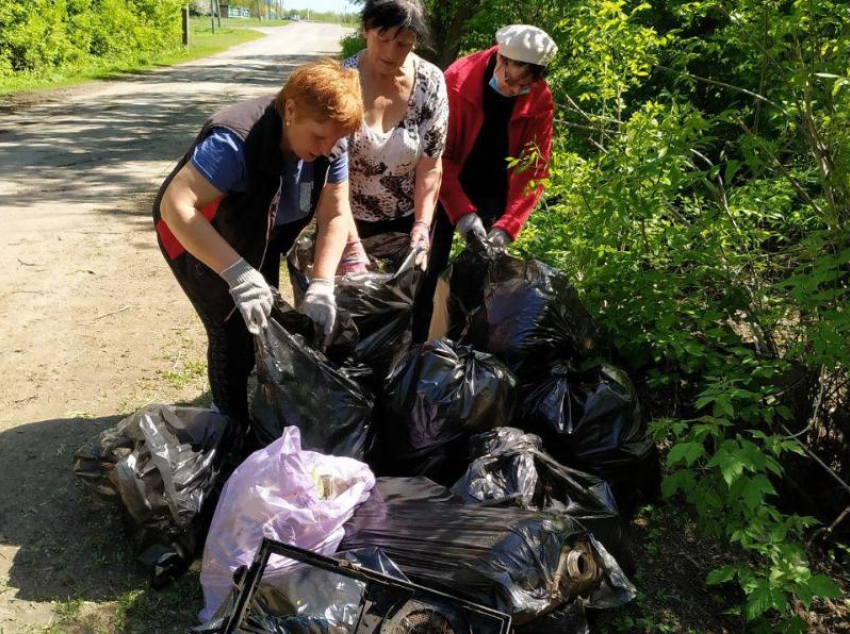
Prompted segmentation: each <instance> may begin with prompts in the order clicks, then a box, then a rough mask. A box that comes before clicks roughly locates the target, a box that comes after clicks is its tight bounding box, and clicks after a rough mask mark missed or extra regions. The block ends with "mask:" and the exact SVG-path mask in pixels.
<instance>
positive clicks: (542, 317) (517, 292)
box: [469, 254, 597, 381]
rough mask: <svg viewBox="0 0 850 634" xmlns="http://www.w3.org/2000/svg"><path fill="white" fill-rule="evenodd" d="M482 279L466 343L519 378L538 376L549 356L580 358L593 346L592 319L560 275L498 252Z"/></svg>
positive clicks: (540, 264)
mask: <svg viewBox="0 0 850 634" xmlns="http://www.w3.org/2000/svg"><path fill="white" fill-rule="evenodd" d="M487 280H488V281H487V287H486V290H485V293H484V303H483V305H482V307H481V309H480V310H478V311H476V312H475V313H474V315H473V316H472V320H471V324H470V335H469V336H470V341H471V342H472V344H473V345H474V346H475V347H476V348H478V349H479V350H487V351H488V352H490V353H492V354H495V355H496V356H497V357H499V358H500V359H502V360H503V361H504V362H505V363H507V364H508V366H509V367H510V368H511V369H512V370H513V371H514V372H515V373H516V374H517V376H519V377H520V379H521V380H523V381H525V380H526V379H528V378H531V377H535V376H537V375H539V374H540V372H541V370H542V369H544V368H546V366H547V363H551V361H552V360H553V359H560V358H564V357H566V358H582V357H585V356H586V354H587V353H588V352H589V351H590V350H592V349H593V348H594V347H595V346H596V336H597V335H596V326H595V325H594V322H593V319H592V318H591V316H590V313H588V312H587V309H585V307H584V305H583V304H582V303H581V300H580V299H579V297H578V293H577V292H576V290H575V288H573V286H572V285H570V283H569V282H568V281H567V278H566V277H565V276H564V275H563V274H562V273H559V272H558V271H556V270H555V269H553V268H551V267H548V266H546V265H545V264H543V263H542V262H538V261H537V260H528V261H523V260H520V259H518V258H514V257H511V256H509V255H505V254H501V255H496V256H495V257H494V258H493V259H492V260H491V263H490V267H489V270H488V276H487Z"/></svg>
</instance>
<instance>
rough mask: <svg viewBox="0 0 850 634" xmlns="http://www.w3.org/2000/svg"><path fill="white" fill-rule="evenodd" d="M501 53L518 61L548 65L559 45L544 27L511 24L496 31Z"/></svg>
mask: <svg viewBox="0 0 850 634" xmlns="http://www.w3.org/2000/svg"><path fill="white" fill-rule="evenodd" d="M496 42H498V44H499V54H501V55H503V56H505V57H507V58H508V59H512V60H514V61H516V62H525V63H526V64H536V65H537V66H546V65H547V64H548V63H549V62H551V61H552V58H553V57H555V53H557V52H558V47H557V46H556V45H555V42H553V41H552V38H551V37H549V34H548V33H546V31H544V30H543V29H538V28H537V27H536V26H529V25H527V24H510V25H508V26H503V27H502V28H501V29H499V30H498V31H497V32H496Z"/></svg>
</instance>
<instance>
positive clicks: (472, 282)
mask: <svg viewBox="0 0 850 634" xmlns="http://www.w3.org/2000/svg"><path fill="white" fill-rule="evenodd" d="M492 257H493V256H492V255H490V254H489V253H488V252H487V250H486V249H485V248H484V247H483V246H480V247H477V248H475V249H472V248H467V249H464V250H463V251H461V252H460V253H458V254H457V256H456V257H455V258H454V259H453V260H452V262H451V264H449V266H448V267H446V270H445V271H444V272H443V274H442V276H441V283H443V284H448V287H449V292H448V293H447V294H442V296H444V297H445V302H446V304H447V306H445V307H444V308H443V307H441V306H437V305H436V301H435V306H434V311H435V313H436V312H443V313H445V315H446V319H447V321H448V330H447V333H446V337H447V338H449V339H452V340H453V341H464V340H465V337H466V336H467V335H468V333H469V326H470V323H471V322H472V318H473V316H474V315H475V313H476V312H477V311H479V310H481V307H482V306H483V305H484V292H485V291H486V289H487V278H488V274H489V271H490V266H491V260H492ZM438 296H440V294H438ZM435 300H436V298H435ZM483 349H484V348H482V350H483Z"/></svg>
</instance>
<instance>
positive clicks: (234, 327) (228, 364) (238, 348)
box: [160, 216, 310, 427]
mask: <svg viewBox="0 0 850 634" xmlns="http://www.w3.org/2000/svg"><path fill="white" fill-rule="evenodd" d="M309 220H310V217H309V216H308V217H307V218H305V219H303V220H299V221H297V222H292V223H289V224H286V225H282V226H280V227H277V228H276V229H275V230H274V231H273V232H272V235H271V236H270V239H269V244H268V247H267V249H266V257H265V259H264V260H263V265H262V267H261V268H260V273H262V274H263V277H264V278H265V279H266V281H267V282H268V284H269V286H271V287H273V288H277V287H278V285H279V283H280V259H281V255H285V254H286V253H288V252H289V250H290V249H291V248H292V245H293V244H295V240H297V239H298V236H299V234H300V233H301V231H302V229H304V227H305V226H307V224H308V222H309ZM261 239H262V238H261ZM160 249H161V250H162V252H163V255H164V256H165V259H166V261H167V262H168V264H169V266H170V267H171V270H172V271H173V273H174V276H175V277H176V278H177V281H178V283H179V284H180V287H181V288H182V289H183V291H184V292H185V293H186V296H187V297H188V298H189V301H191V302H192V306H194V308H195V311H196V312H197V313H198V316H199V317H200V318H201V323H203V325H204V329H205V330H206V331H207V340H208V345H207V371H208V376H209V381H210V391H211V392H212V397H213V402H214V403H215V405H216V406H217V407H218V408H219V410H220V411H221V412H222V413H223V414H226V415H227V416H230V417H232V418H233V419H235V420H237V421H239V422H240V423H241V424H242V425H243V427H247V425H248V422H249V415H248V376H249V375H250V374H251V370H252V369H253V368H254V341H253V336H252V335H251V333H249V332H248V328H247V327H246V326H245V320H244V319H242V314H241V313H240V312H239V310H238V309H237V308H236V306H235V304H234V303H233V298H232V297H231V296H230V292H229V290H228V287H227V283H226V282H225V281H224V280H223V279H221V278H220V277H219V276H218V275H217V274H216V273H215V272H214V271H213V270H212V269H210V268H209V267H207V266H206V265H205V264H203V263H202V262H200V261H199V260H198V259H196V258H195V257H194V256H192V255H191V254H190V253H188V252H183V253H182V254H180V255H179V256H177V257H176V258H174V259H173V260H172V259H171V258H169V257H168V254H167V253H166V252H165V250H164V249H162V244H161V243H160Z"/></svg>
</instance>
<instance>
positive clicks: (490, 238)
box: [487, 229, 511, 251]
mask: <svg viewBox="0 0 850 634" xmlns="http://www.w3.org/2000/svg"><path fill="white" fill-rule="evenodd" d="M487 242H489V243H490V246H491V247H493V248H494V249H495V250H496V251H507V250H508V245H509V244H510V243H511V237H510V236H509V235H508V234H507V233H506V232H504V231H502V230H501V229H493V230H492V231H490V233H488V234H487Z"/></svg>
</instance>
